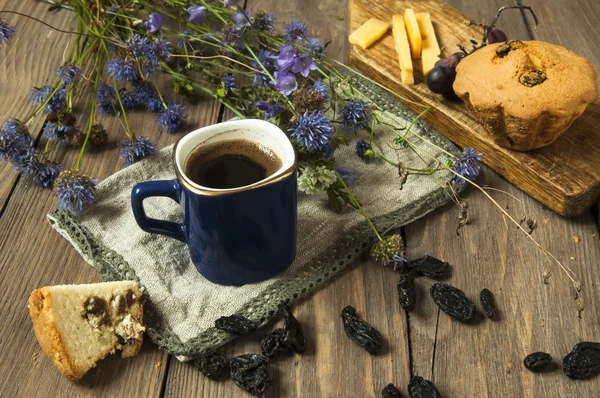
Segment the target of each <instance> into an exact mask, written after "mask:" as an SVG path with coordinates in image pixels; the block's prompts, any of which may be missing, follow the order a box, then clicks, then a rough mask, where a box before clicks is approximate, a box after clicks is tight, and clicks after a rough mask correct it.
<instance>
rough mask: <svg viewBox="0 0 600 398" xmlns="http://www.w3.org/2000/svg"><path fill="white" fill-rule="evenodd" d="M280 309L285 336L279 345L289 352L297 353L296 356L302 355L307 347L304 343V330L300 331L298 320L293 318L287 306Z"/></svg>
mask: <svg viewBox="0 0 600 398" xmlns="http://www.w3.org/2000/svg"><path fill="white" fill-rule="evenodd" d="M282 309H283V315H284V317H285V323H284V326H283V330H284V332H285V334H284V335H283V338H282V339H281V343H282V344H283V345H284V346H286V347H287V348H289V349H290V350H292V351H294V352H297V353H298V354H302V353H303V352H304V351H306V347H307V345H308V344H307V342H306V336H305V335H304V330H302V326H301V325H300V322H298V320H297V319H296V318H295V317H294V315H293V314H292V312H291V310H290V307H289V306H287V305H284V306H283V307H282Z"/></svg>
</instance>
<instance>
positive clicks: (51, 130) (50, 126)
mask: <svg viewBox="0 0 600 398" xmlns="http://www.w3.org/2000/svg"><path fill="white" fill-rule="evenodd" d="M75 132H76V130H75V128H74V127H73V126H66V125H64V124H62V123H60V122H48V123H46V125H45V126H44V135H45V136H46V138H48V139H49V140H57V141H61V142H67V141H68V140H70V139H71V137H72V136H73V134H74V133H75Z"/></svg>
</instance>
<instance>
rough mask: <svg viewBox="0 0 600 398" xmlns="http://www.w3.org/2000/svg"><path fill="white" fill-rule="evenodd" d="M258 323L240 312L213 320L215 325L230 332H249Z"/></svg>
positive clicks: (252, 330) (253, 329)
mask: <svg viewBox="0 0 600 398" xmlns="http://www.w3.org/2000/svg"><path fill="white" fill-rule="evenodd" d="M257 326H258V325H257V324H256V322H254V321H253V320H250V319H248V318H246V317H244V316H242V315H240V314H233V315H230V316H222V317H220V318H219V319H217V320H216V321H215V327H216V328H217V329H220V330H224V331H226V332H229V333H231V334H250V333H252V332H254V331H255V330H256V327H257Z"/></svg>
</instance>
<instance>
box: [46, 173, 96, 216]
mask: <svg viewBox="0 0 600 398" xmlns="http://www.w3.org/2000/svg"><path fill="white" fill-rule="evenodd" d="M54 193H55V194H56V197H57V199H58V207H60V208H61V209H63V210H67V211H70V212H72V213H75V214H77V213H79V212H81V211H82V210H83V209H84V208H86V207H90V206H91V205H92V204H93V203H94V200H95V199H96V182H94V180H92V179H91V178H90V177H87V176H84V175H83V174H81V173H80V172H79V171H78V170H64V171H62V172H61V173H60V174H59V175H58V177H56V179H55V180H54Z"/></svg>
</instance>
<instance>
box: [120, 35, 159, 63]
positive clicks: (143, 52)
mask: <svg viewBox="0 0 600 398" xmlns="http://www.w3.org/2000/svg"><path fill="white" fill-rule="evenodd" d="M125 44H126V45H127V50H128V51H129V53H130V54H131V56H132V57H133V58H135V59H136V60H138V61H139V60H140V59H142V58H144V57H145V58H156V54H155V52H154V47H153V46H152V44H151V43H150V40H149V39H148V37H146V36H142V35H140V34H139V33H135V34H134V35H133V36H131V37H130V38H129V39H127V41H126V42H125Z"/></svg>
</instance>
